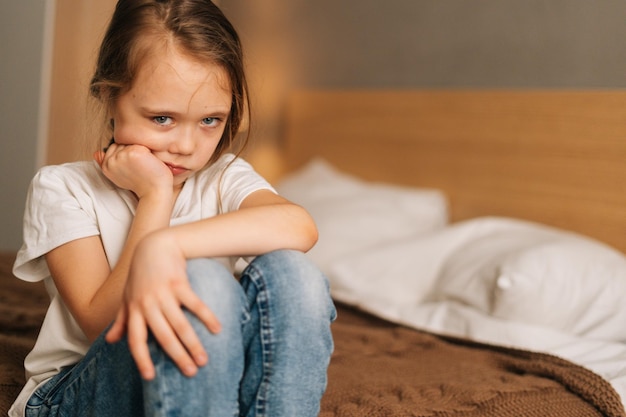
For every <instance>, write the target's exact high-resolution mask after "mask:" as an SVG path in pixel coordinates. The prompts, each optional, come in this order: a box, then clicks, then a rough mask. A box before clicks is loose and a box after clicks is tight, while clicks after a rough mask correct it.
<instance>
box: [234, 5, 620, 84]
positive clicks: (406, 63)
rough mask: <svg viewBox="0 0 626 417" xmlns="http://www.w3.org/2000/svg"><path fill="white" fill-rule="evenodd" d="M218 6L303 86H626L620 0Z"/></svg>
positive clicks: (248, 40)
mask: <svg viewBox="0 0 626 417" xmlns="http://www.w3.org/2000/svg"><path fill="white" fill-rule="evenodd" d="M254 3H256V4H254ZM259 3H262V6H261V5H260V4H259ZM222 7H223V9H224V10H225V11H226V13H227V15H229V16H230V17H231V19H232V20H233V21H234V22H235V24H236V26H237V27H238V29H239V31H240V32H241V33H242V35H243V37H244V40H245V42H246V44H247V45H248V46H249V48H248V49H255V48H256V47H257V46H258V45H259V44H260V45H261V47H263V48H264V49H265V52H264V53H265V54H266V57H267V59H285V60H286V61H288V62H287V63H285V65H287V66H288V67H289V71H290V72H293V76H292V80H293V82H294V83H295V84H296V85H297V86H305V87H611V88H614V87H624V86H626V1H623V0H594V1H589V0H385V1H381V0H349V1H346V0H344V1H337V0H316V1H310V0H265V1H256V2H250V1H249V0H222ZM264 9H267V10H268V11H264ZM270 11H271V12H270ZM255 55H256V54H255ZM254 58H255V61H256V62H253V65H258V66H263V65H264V64H263V63H262V62H259V61H262V60H263V57H262V56H255V57H254Z"/></svg>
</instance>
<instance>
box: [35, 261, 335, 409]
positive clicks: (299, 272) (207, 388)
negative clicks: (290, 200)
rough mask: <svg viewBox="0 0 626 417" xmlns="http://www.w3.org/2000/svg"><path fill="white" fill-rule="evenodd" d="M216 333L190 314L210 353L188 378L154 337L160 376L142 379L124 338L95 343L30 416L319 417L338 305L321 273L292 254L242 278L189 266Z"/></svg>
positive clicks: (210, 264)
mask: <svg viewBox="0 0 626 417" xmlns="http://www.w3.org/2000/svg"><path fill="white" fill-rule="evenodd" d="M187 272H188V276H189V280H190V282H191V285H192V287H193V288H194V291H196V293H197V294H198V295H199V296H200V297H201V298H202V299H203V300H204V301H205V302H206V304H207V305H208V306H209V307H210V308H211V309H212V310H213V312H214V313H215V314H216V315H217V317H218V318H219V320H220V322H221V324H222V331H221V332H220V333H219V334H217V335H214V334H211V333H210V332H208V331H207V330H206V328H205V327H204V325H202V324H201V323H200V322H199V321H198V320H197V319H196V318H195V316H193V315H192V314H189V313H187V316H188V318H189V319H190V321H191V323H192V325H193V326H194V329H195V330H196V332H197V333H198V335H199V337H200V339H201V340H202V342H203V344H204V345H205V348H206V350H207V352H208V354H209V363H208V364H207V365H206V366H204V367H202V368H201V369H200V370H199V371H198V373H197V374H196V376H194V377H192V378H188V377H185V376H184V375H182V374H181V373H180V371H179V370H178V368H177V367H176V365H175V364H174V363H173V362H172V361H171V360H170V359H169V357H167V355H166V354H165V353H164V352H163V350H162V349H161V348H160V347H159V346H158V344H157V343H155V342H154V341H153V340H152V339H151V340H150V341H149V348H150V353H151V355H152V359H153V361H154V363H155V367H156V370H157V376H156V378H155V379H154V380H152V381H142V380H141V378H140V377H139V374H138V372H137V368H136V366H135V364H134V362H133V360H132V357H131V355H130V352H129V351H128V346H127V343H126V341H125V340H123V341H121V342H118V343H115V344H108V343H106V342H105V341H104V339H103V337H102V336H101V337H100V338H99V339H97V340H96V341H95V342H94V344H93V345H92V347H91V348H90V350H89V352H88V353H87V355H86V356H85V358H83V360H82V361H81V362H79V363H78V364H76V365H75V366H73V367H69V368H66V369H63V370H62V371H61V372H60V373H59V374H58V375H56V376H55V377H53V378H52V379H51V380H50V381H48V382H47V383H46V384H45V385H44V386H43V387H41V388H40V389H39V390H37V391H36V392H35V394H33V396H32V397H31V398H30V400H29V403H28V406H27V414H26V415H27V416H28V417H43V416H50V417H55V416H60V417H70V416H77V417H78V416H80V417H85V416H87V417H89V416H94V417H95V416H97V417H109V416H111V417H113V416H115V417H120V416H122V417H123V416H129V417H130V416H132V417H136V416H142V415H145V416H159V417H160V416H163V417H174V416H181V417H183V416H184V417H194V416H208V417H226V416H246V417H252V416H258V417H261V416H271V417H287V416H290V417H291V416H297V417H307V416H317V415H318V413H319V406H320V399H321V397H322V394H323V392H324V390H325V388H326V371H327V367H328V364H329V361H330V355H331V353H332V349H333V342H332V337H331V333H330V322H331V321H332V320H334V318H335V314H336V313H335V308H334V306H333V304H332V301H331V299H330V296H329V292H328V284H327V281H326V279H325V278H324V276H323V275H322V274H321V273H320V272H319V270H317V268H315V267H314V266H313V265H312V264H311V263H310V262H309V261H308V260H307V258H306V257H305V256H304V255H303V254H302V253H299V252H296V251H286V250H284V251H276V252H272V253H269V254H266V255H262V256H259V257H257V258H255V259H254V260H253V261H252V262H251V263H250V265H249V266H248V267H247V268H246V270H245V271H244V272H243V274H242V276H241V279H240V281H239V282H238V281H237V280H235V279H233V277H232V275H231V274H230V272H229V271H227V270H226V269H225V268H224V267H223V266H222V265H221V264H219V263H218V262H216V261H213V260H210V259H196V260H190V261H189V262H188V266H187Z"/></svg>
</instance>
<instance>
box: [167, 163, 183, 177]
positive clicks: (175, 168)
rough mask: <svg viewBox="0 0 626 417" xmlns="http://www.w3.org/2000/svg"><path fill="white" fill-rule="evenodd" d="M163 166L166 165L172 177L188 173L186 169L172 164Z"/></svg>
mask: <svg viewBox="0 0 626 417" xmlns="http://www.w3.org/2000/svg"><path fill="white" fill-rule="evenodd" d="M165 165H167V167H168V168H169V169H170V171H171V172H172V175H174V176H177V175H181V174H184V173H186V172H187V171H188V170H187V168H185V167H181V166H178V165H173V164H168V163H166V164H165Z"/></svg>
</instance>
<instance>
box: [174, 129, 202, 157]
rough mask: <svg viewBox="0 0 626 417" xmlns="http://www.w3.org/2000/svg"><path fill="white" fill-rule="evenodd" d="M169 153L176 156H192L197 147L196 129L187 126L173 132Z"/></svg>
mask: <svg viewBox="0 0 626 417" xmlns="http://www.w3.org/2000/svg"><path fill="white" fill-rule="evenodd" d="M172 133H173V136H172V140H171V141H170V146H169V148H170V149H169V151H170V152H171V153H175V154H181V155H190V154H191V153H193V151H194V149H195V147H196V129H195V128H194V127H193V126H185V127H183V128H182V129H177V131H176V132H172Z"/></svg>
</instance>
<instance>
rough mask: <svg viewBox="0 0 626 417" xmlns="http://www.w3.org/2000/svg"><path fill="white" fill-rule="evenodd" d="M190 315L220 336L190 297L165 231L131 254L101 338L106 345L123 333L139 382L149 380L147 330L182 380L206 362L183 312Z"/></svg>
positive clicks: (201, 306)
mask: <svg viewBox="0 0 626 417" xmlns="http://www.w3.org/2000/svg"><path fill="white" fill-rule="evenodd" d="M183 307H184V308H186V309H187V310H189V311H190V312H191V313H193V314H195V315H196V316H197V317H198V319H200V321H202V322H203V323H204V324H205V325H206V327H207V328H208V329H209V331H211V332H213V333H217V332H219V331H220V323H219V321H218V320H217V318H216V317H215V315H214V314H213V313H212V312H211V310H209V308H208V307H207V306H206V305H205V304H204V303H203V302H202V300H200V298H198V296H196V294H195V293H194V292H193V290H192V288H191V286H190V285H189V281H188V280H187V273H186V260H185V256H184V255H183V253H182V252H181V251H180V249H179V248H178V247H177V246H176V244H175V243H173V240H172V239H171V238H170V237H169V236H167V231H161V232H155V233H152V234H151V235H149V236H147V237H146V238H145V239H143V240H142V241H141V243H140V244H139V245H138V246H137V248H136V249H135V253H134V256H133V260H132V263H131V267H130V271H129V275H128V281H127V284H126V289H125V292H124V300H123V304H122V307H121V308H120V310H119V312H118V314H117V317H116V319H115V321H114V323H113V325H112V327H111V329H110V330H109V331H108V333H107V335H106V340H107V341H108V342H110V343H112V342H116V341H119V340H120V339H121V338H122V336H123V335H124V333H127V334H128V346H129V348H130V351H131V354H132V356H133V358H134V360H135V362H136V364H137V367H138V368H139V372H140V374H141V376H142V377H143V378H144V379H147V380H149V379H152V378H154V376H155V370H154V365H153V363H152V360H151V358H150V352H149V350H148V344H147V340H148V331H151V332H152V334H153V335H154V337H155V339H156V340H157V341H158V343H159V344H160V345H161V347H162V348H163V349H164V350H165V352H166V353H167V354H168V355H169V356H170V358H171V359H172V360H173V361H174V362H175V363H176V365H177V366H178V367H179V368H180V370H181V372H182V373H183V374H185V375H187V376H193V375H195V373H196V372H197V367H199V366H203V365H205V364H206V363H207V362H208V356H207V353H206V352H205V350H204V348H203V346H202V344H201V343H200V340H199V339H198V336H197V335H196V333H195V331H194V330H193V328H192V326H191V324H190V323H189V320H188V319H187V317H186V316H185V314H184V313H183Z"/></svg>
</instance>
